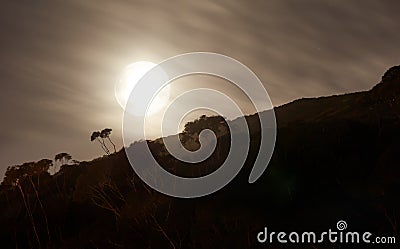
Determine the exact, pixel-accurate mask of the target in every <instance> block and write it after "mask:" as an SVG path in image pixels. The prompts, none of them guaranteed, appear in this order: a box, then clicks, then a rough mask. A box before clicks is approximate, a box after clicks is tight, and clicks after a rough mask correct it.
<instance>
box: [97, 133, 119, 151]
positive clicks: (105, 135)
mask: <svg viewBox="0 0 400 249" xmlns="http://www.w3.org/2000/svg"><path fill="white" fill-rule="evenodd" d="M111 131H112V129H110V128H105V129H103V130H102V131H101V132H100V137H101V138H103V139H105V138H107V139H108V141H109V142H110V143H111V144H112V145H113V147H114V153H115V152H117V150H116V148H115V144H114V143H113V141H111V138H110V135H111Z"/></svg>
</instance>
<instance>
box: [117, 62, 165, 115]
mask: <svg viewBox="0 0 400 249" xmlns="http://www.w3.org/2000/svg"><path fill="white" fill-rule="evenodd" d="M156 65H157V64H155V63H153V62H149V61H138V62H134V63H132V64H129V65H128V66H126V67H125V68H124V70H123V72H122V74H121V77H120V80H119V81H118V82H117V84H116V85H115V98H116V99H117V102H118V104H119V105H120V106H121V107H122V108H123V109H124V110H125V108H126V104H127V102H128V98H129V96H130V94H131V92H132V90H133V89H134V87H135V85H136V84H137V83H138V81H139V80H140V79H141V78H142V77H143V76H144V75H145V74H146V73H147V72H148V71H150V69H152V68H153V67H154V66H156ZM169 95H170V87H169V86H166V87H164V88H163V89H162V90H161V91H160V92H159V93H158V94H157V95H156V96H155V97H154V99H153V101H152V102H151V104H150V107H149V109H148V112H147V115H154V114H156V113H158V112H159V111H161V110H162V109H163V108H164V107H166V105H167V103H168V100H169Z"/></svg>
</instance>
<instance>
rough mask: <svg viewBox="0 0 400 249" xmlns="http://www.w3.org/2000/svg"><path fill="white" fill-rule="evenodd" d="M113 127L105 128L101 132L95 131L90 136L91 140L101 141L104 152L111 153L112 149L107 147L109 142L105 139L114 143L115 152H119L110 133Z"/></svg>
mask: <svg viewBox="0 0 400 249" xmlns="http://www.w3.org/2000/svg"><path fill="white" fill-rule="evenodd" d="M111 131H112V129H110V128H104V129H103V130H102V131H101V132H100V131H94V132H93V133H92V135H91V136H90V141H92V142H93V141H94V140H97V141H98V142H99V143H100V146H101V148H102V149H103V150H104V152H105V153H106V154H107V155H110V154H111V152H110V149H109V148H108V147H107V144H106V142H105V139H107V140H108V141H109V143H111V144H112V146H113V148H114V153H115V152H117V149H116V147H115V144H114V142H113V141H112V140H111V138H110V135H111Z"/></svg>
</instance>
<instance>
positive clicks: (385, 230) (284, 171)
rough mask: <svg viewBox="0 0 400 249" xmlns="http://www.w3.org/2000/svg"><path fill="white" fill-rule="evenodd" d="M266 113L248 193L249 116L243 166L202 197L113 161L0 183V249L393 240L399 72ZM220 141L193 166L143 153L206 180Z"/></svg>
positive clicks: (220, 153) (398, 183) (159, 151)
mask: <svg viewBox="0 0 400 249" xmlns="http://www.w3.org/2000/svg"><path fill="white" fill-rule="evenodd" d="M275 112H276V117H277V124H278V136H277V143H276V148H275V152H274V155H273V158H272V160H271V163H270V165H269V166H268V168H267V170H266V172H265V173H264V175H263V176H262V177H261V178H260V180H258V181H257V182H256V183H254V184H248V183H247V179H248V175H249V172H250V170H251V167H252V162H253V160H254V159H255V157H256V155H257V153H258V150H257V147H258V143H259V135H258V129H259V123H258V117H257V115H252V116H248V117H246V120H247V121H248V123H249V124H250V127H251V147H250V153H249V156H248V160H247V162H246V165H245V167H244V168H243V169H242V171H241V172H240V173H239V175H238V176H237V177H236V178H235V179H234V181H233V182H231V183H230V184H229V185H228V186H227V187H225V188H224V189H222V190H220V191H218V192H217V193H215V194H213V195H210V196H206V197H203V198H198V199H190V200H182V199H176V198H169V197H166V196H164V195H162V194H159V193H157V192H154V191H153V190H151V189H149V188H148V187H147V186H146V185H145V184H143V183H142V181H141V180H140V179H138V177H137V176H136V175H135V174H134V172H133V170H132V168H131V167H130V165H129V163H128V161H127V159H126V156H125V152H124V151H123V150H122V151H119V152H118V153H115V154H113V155H111V156H108V157H103V158H99V159H96V160H94V161H91V162H83V163H80V164H76V165H70V166H63V167H62V169H61V171H60V172H59V173H58V174H56V175H54V176H50V175H49V174H47V173H46V172H41V171H31V173H30V175H24V176H23V177H22V176H21V177H19V178H20V179H19V180H18V183H17V184H14V185H13V184H12V182H13V181H12V180H11V181H8V183H7V182H3V184H2V186H1V192H0V211H1V215H0V239H1V241H2V248H16V247H18V248H265V245H262V244H259V243H257V241H256V235H257V232H258V231H261V230H262V229H263V227H264V226H268V227H269V228H271V229H272V230H274V231H296V230H298V231H316V232H317V231H320V230H327V229H329V228H335V226H336V222H337V221H338V220H340V219H343V220H346V221H347V223H348V224H349V226H351V230H352V231H357V230H360V231H370V232H374V233H379V234H385V235H391V236H394V235H395V236H399V232H398V231H399V225H398V224H400V220H399V218H398V217H399V213H400V142H399V141H400V129H399V128H400V67H399V66H397V67H393V68H391V69H389V70H388V71H387V72H386V73H385V74H384V76H383V77H382V82H380V83H379V84H377V85H376V86H375V87H374V88H373V89H371V90H370V91H365V92H359V93H352V94H345V95H338V96H331V97H322V98H312V99H301V100H296V101H294V102H292V103H289V104H286V105H283V106H280V107H277V108H276V109H275ZM260 115H263V113H261V114H260ZM220 121H221V120H220V119H219V118H218V117H213V118H208V117H203V118H202V119H201V120H200V119H199V120H198V122H194V123H192V124H191V125H188V127H187V130H186V133H184V134H181V138H182V139H186V140H188V139H189V140H192V143H194V144H195V143H196V142H197V141H196V134H198V133H199V132H200V129H201V128H204V127H209V128H211V129H214V130H216V129H219V128H220V127H221V125H222V126H224V125H226V124H221V123H220ZM232 122H235V121H232ZM196 127H197V128H196ZM219 132H220V134H219V138H218V145H217V150H216V151H217V152H216V153H214V154H213V155H212V156H211V157H210V158H209V159H207V160H206V161H205V162H202V163H199V164H198V165H197V166H195V167H194V166H188V165H185V164H184V163H181V162H179V161H177V160H175V159H174V158H172V157H171V156H170V155H169V154H168V153H166V151H165V149H164V148H163V145H162V143H160V142H159V141H149V144H150V147H151V148H152V150H153V152H154V155H155V156H156V157H157V160H158V161H159V162H160V163H161V164H162V165H164V166H165V168H166V169H168V170H169V171H171V172H174V173H177V174H179V175H184V176H199V175H204V174H207V173H209V172H211V171H213V170H215V169H216V168H217V167H218V166H219V165H220V163H221V162H222V161H223V160H224V158H225V156H226V154H227V152H228V151H229V146H228V145H229V133H228V132H221V129H219ZM191 149H195V147H192V148H191ZM32 165H33V166H32ZM34 165H35V164H31V166H32V167H35V166H34ZM31 166H30V167H31ZM280 246H281V245H279V244H276V245H275V248H286V247H284V246H281V247H280ZM301 246H304V248H309V245H300V247H301ZM297 248H299V246H297ZM318 248H331V247H329V246H323V245H321V246H319V247H318Z"/></svg>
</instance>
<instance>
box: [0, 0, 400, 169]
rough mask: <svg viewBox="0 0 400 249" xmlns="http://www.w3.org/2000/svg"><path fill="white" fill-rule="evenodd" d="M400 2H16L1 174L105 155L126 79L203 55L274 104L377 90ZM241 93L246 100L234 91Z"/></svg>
mask: <svg viewBox="0 0 400 249" xmlns="http://www.w3.org/2000/svg"><path fill="white" fill-rule="evenodd" d="M399 8H400V2H399V1H397V0H392V1H391V0H387V1H385V0H382V1H376V0H364V1H348V0H336V1H323V0H309V1H297V0H290V1H289V0H274V1H244V0H243V1H230V0H226V1H183V0H182V1H147V0H143V1H129V3H128V1H40V3H39V2H37V1H6V2H3V3H2V4H1V8H0V25H1V28H0V49H1V56H0V65H1V67H0V75H1V87H2V91H0V104H1V120H2V121H1V127H2V129H1V130H0V139H1V141H2V143H1V146H0V176H2V175H3V173H4V171H5V169H6V167H7V166H8V165H12V164H19V163H22V162H25V161H32V160H38V159H41V158H52V157H53V156H54V155H55V154H56V153H58V152H61V151H66V152H69V153H71V154H72V156H73V157H74V158H76V159H79V160H86V159H91V158H94V157H97V156H99V155H100V154H101V153H100V152H101V151H100V149H99V148H98V147H97V145H96V144H91V143H90V140H89V136H90V133H91V131H93V130H98V129H101V128H104V127H111V128H113V129H114V131H113V134H112V137H114V139H115V140H117V142H118V145H119V146H121V145H122V143H121V138H120V136H121V135H120V134H121V120H122V109H121V108H120V106H119V105H118V103H117V102H116V101H115V98H114V84H115V82H116V81H117V80H118V77H119V74H120V73H121V70H122V69H123V68H124V67H125V66H126V65H128V64H130V63H132V62H134V61H140V60H146V61H152V62H155V63H157V62H160V61H162V60H164V59H166V58H168V57H170V56H174V55H176V54H180V53H186V52H192V51H210V52H217V53H222V54H225V55H228V56H230V57H233V58H235V59H237V60H239V61H241V62H242V63H244V64H245V65H247V66H248V67H249V68H251V69H252V70H253V71H254V72H255V73H256V74H257V75H258V76H259V78H260V79H261V80H262V81H263V82H264V84H265V87H266V89H267V90H268V92H269V94H270V97H271V99H272V101H273V103H274V105H281V104H283V103H287V102H289V101H291V100H293V99H296V98H301V97H313V96H321V95H331V94H338V93H345V92H352V91H359V90H366V89H369V88H371V87H372V86H373V85H374V84H375V83H376V82H378V81H379V80H380V76H381V74H382V73H383V72H384V71H385V70H386V69H387V68H388V67H390V66H392V65H397V64H400V62H399V61H400V59H399V58H400V49H399V47H398V46H399V44H400V33H399V32H398V31H399V30H400V16H399V14H398V10H399ZM228 91H229V92H230V93H232V94H235V91H234V90H228Z"/></svg>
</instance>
